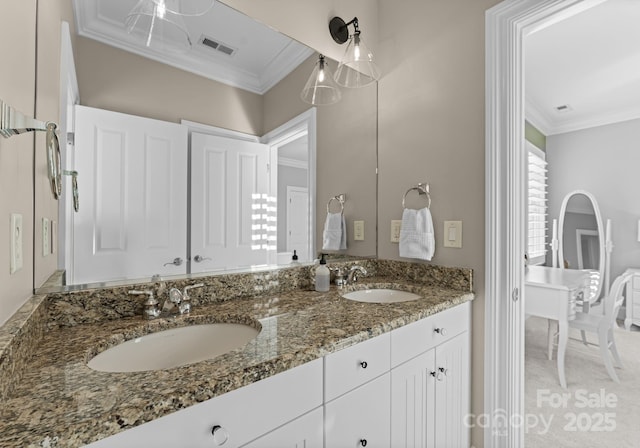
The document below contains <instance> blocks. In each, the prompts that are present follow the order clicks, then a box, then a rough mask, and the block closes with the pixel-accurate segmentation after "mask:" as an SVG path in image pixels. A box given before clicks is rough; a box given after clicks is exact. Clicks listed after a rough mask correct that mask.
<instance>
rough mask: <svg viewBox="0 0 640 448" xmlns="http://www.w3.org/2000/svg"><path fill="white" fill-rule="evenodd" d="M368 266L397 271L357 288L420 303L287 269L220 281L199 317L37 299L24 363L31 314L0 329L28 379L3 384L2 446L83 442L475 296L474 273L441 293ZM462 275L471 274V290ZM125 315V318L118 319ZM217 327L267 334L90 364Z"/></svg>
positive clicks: (116, 297)
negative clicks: (134, 366)
mask: <svg viewBox="0 0 640 448" xmlns="http://www.w3.org/2000/svg"><path fill="white" fill-rule="evenodd" d="M369 263H373V264H372V265H370V266H369V268H368V269H369V270H370V272H372V273H375V272H376V269H377V268H380V267H382V269H378V271H377V272H378V273H380V272H385V273H386V274H387V275H386V276H384V277H367V278H365V279H362V280H361V284H360V285H358V286H357V287H358V288H364V287H367V286H375V287H390V286H391V287H395V288H399V289H407V290H411V291H413V292H416V293H418V294H420V295H421V296H422V299H420V300H416V301H412V302H404V303H395V304H367V303H360V302H353V301H349V300H345V299H343V298H342V297H340V294H341V293H342V292H344V290H339V289H337V288H335V287H332V289H331V291H329V292H328V293H318V292H315V291H310V290H309V289H310V282H309V278H308V276H309V274H310V271H309V270H310V269H312V268H298V269H292V270H289V271H290V272H288V273H286V272H285V273H283V272H281V271H279V272H278V273H277V274H273V275H270V274H264V275H263V276H262V277H260V278H257V279H256V278H239V277H231V278H229V279H227V280H225V281H221V279H220V278H218V280H215V281H217V282H219V283H217V284H216V283H215V281H214V280H212V281H214V283H212V284H208V287H207V289H206V291H203V292H202V293H200V294H201V295H200V296H199V301H198V302H197V303H196V301H195V300H194V302H193V303H194V310H193V311H192V313H191V314H190V315H189V316H186V317H178V318H170V319H158V320H154V321H144V320H142V318H141V317H140V316H139V315H129V314H127V313H129V312H130V311H129V308H126V307H125V308H126V310H127V311H126V312H123V313H122V314H120V312H117V313H116V314H115V315H114V316H109V318H108V319H102V318H101V317H100V312H99V311H100V310H104V309H105V308H108V307H111V306H115V304H116V302H118V303H120V302H127V301H130V300H131V297H130V296H125V297H126V299H125V300H123V296H122V295H121V292H120V291H117V292H114V291H113V290H108V291H106V290H105V291H102V293H100V294H98V293H97V292H95V291H93V292H92V291H87V292H84V293H83V294H78V295H75V296H74V295H73V294H66V295H64V296H61V297H56V298H55V299H57V300H53V299H54V298H53V297H49V298H47V300H43V299H42V298H40V299H32V300H31V301H30V302H33V303H29V304H28V305H29V306H27V307H26V308H24V307H23V310H21V311H20V313H30V315H29V316H28V318H27V319H26V321H25V322H23V325H22V328H23V330H22V331H17V330H16V331H14V334H15V333H17V334H20V338H22V340H23V341H26V342H22V343H21V344H22V347H23V348H22V349H21V350H22V351H21V353H22V355H21V356H13V357H11V356H9V357H8V358H7V357H6V355H7V354H10V353H14V352H15V351H14V343H15V342H16V341H15V339H16V338H15V337H14V340H13V341H9V343H8V344H7V338H9V336H7V335H8V334H9V333H10V330H9V329H10V328H14V327H13V326H15V325H17V324H16V322H18V317H24V316H14V318H12V319H11V320H10V321H9V322H8V325H5V326H3V327H2V328H0V350H2V352H0V356H2V357H1V358H0V360H2V365H0V372H1V373H2V376H3V378H4V379H5V380H6V379H7V377H6V375H12V378H13V379H16V378H19V381H11V382H7V381H4V383H6V384H9V383H10V384H11V386H10V387H6V388H5V387H3V389H2V391H3V394H4V395H3V400H2V402H1V403H0V446H2V447H14V446H15V447H40V446H45V445H46V443H49V444H50V446H58V447H77V446H82V445H84V444H86V443H89V442H92V441H95V440H98V439H101V438H104V437H107V436H109V435H112V434H115V433H117V432H120V431H122V430H125V429H127V428H130V427H133V426H137V425H139V424H142V423H145V422H148V421H150V420H153V419H154V418H158V417H160V416H163V415H166V414H169V413H171V412H175V411H177V410H180V409H182V408H185V407H187V406H190V405H193V404H195V403H199V402H202V401H204V400H207V399H209V398H212V397H215V396H218V395H221V394H223V393H225V392H228V391H231V390H233V389H236V388H238V387H242V386H244V385H247V384H250V383H252V382H255V381H258V380H260V379H263V378H266V377H269V376H271V375H274V374H277V373H280V372H283V371H285V370H287V369H290V368H293V367H295V366H298V365H301V364H304V363H306V362H309V361H311V360H314V359H317V358H319V357H321V356H324V355H326V354H328V353H331V352H334V351H337V350H340V349H342V348H346V347H348V346H351V345H353V344H356V343H358V342H361V341H364V340H366V339H369V338H371V337H373V336H376V335H378V334H382V333H385V332H388V331H391V330H392V329H394V328H398V327H400V326H402V325H406V324H408V323H411V322H414V321H416V320H419V319H421V318H424V317H426V316H428V315H431V314H434V313H437V312H439V311H442V310H444V309H446V308H449V307H451V306H454V305H456V304H459V303H462V302H466V301H468V300H471V299H472V298H473V294H472V293H471V292H470V290H471V283H470V279H471V272H470V270H468V269H463V270H455V271H452V272H451V273H450V274H451V278H453V279H458V280H455V281H454V282H453V283H452V284H450V285H448V286H450V287H442V285H440V286H434V285H433V283H434V282H433V278H432V277H433V276H429V275H426V276H425V275H422V276H418V277H414V279H413V281H411V282H406V281H403V280H402V275H401V271H403V270H409V271H410V269H408V268H411V266H413V265H411V266H410V264H405V263H401V264H400V265H399V266H396V267H395V268H394V267H393V266H387V267H384V266H378V265H375V263H374V262H369ZM391 264H393V263H391ZM427 266H428V265H427ZM385 269H387V270H386V271H385ZM420 269H425V268H420ZM426 269H427V270H428V269H429V268H426ZM394 272H395V274H394ZM396 274H397V275H396ZM281 276H284V277H281ZM405 278H406V277H405ZM425 278H426V279H427V280H425ZM434 278H437V276H435V277H434ZM461 278H468V279H469V283H468V284H465V283H464V281H461V280H460V279H461ZM274 279H275V280H274ZM227 282H231V283H230V284H227ZM273 282H276V283H277V284H276V283H273ZM189 283H193V281H190V282H189ZM445 283H446V282H445ZM461 285H465V286H464V287H462V288H461V287H460V286H461ZM236 288H239V289H242V290H243V291H244V296H243V297H239V296H238V295H237V294H235V293H236V292H237V290H238V289H236ZM252 288H253V289H252ZM127 289H130V288H127ZM96 294H97V296H96ZM70 296H73V298H70ZM100 297H110V298H109V299H100ZM230 297H231V298H233V300H229V298H230ZM56 302H64V303H67V304H69V303H71V304H73V306H71V305H61V304H60V303H56ZM122 306H124V305H122ZM28 308H30V309H31V311H30V312H29V310H28ZM131 309H132V310H133V311H131V312H135V311H136V310H137V308H136V307H133V308H131ZM121 315H122V316H124V317H120V318H117V316H121ZM60 322H63V323H62V324H60ZM209 322H243V323H247V324H250V325H254V326H256V327H260V328H261V332H260V334H259V335H258V337H257V338H256V339H254V340H253V341H251V342H250V343H249V344H247V345H246V346H245V347H243V348H241V349H238V350H234V351H232V352H229V353H227V354H225V355H223V356H220V357H218V358H215V359H212V360H207V361H203V362H199V363H195V364H191V365H188V366H183V367H178V368H174V369H167V370H163V371H151V372H135V373H105V372H96V371H93V370H91V369H89V368H88V367H87V366H86V362H87V360H88V359H90V358H91V357H92V356H93V355H94V354H95V353H98V352H100V351H102V350H104V349H106V348H108V347H109V346H112V345H116V344H118V343H119V342H121V341H124V340H127V339H131V338H133V337H136V336H140V335H143V334H147V333H151V332H155V331H159V330H162V329H165V328H172V327H176V326H182V325H189V324H197V323H209ZM5 327H7V328H5ZM46 328H48V329H49V330H48V331H46ZM14 329H15V328H14ZM23 331H24V333H23ZM3 343H4V345H3ZM25 344H26V345H25ZM18 346H20V345H18ZM27 349H28V350H30V353H31V354H33V356H32V357H31V358H30V359H28V360H26V358H25V356H24V353H25V351H28V350H27ZM7 359H10V360H12V361H11V362H9V363H8V364H7V365H12V366H13V367H12V368H11V369H8V368H6V367H4V365H5V363H6V361H7ZM18 371H19V372H18ZM16 374H19V375H16ZM14 375H16V376H14ZM5 389H6V390H5Z"/></svg>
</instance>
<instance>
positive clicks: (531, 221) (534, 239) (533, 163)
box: [526, 142, 547, 264]
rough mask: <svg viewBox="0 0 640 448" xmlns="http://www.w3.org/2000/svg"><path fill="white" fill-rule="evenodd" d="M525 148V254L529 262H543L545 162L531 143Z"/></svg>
mask: <svg viewBox="0 0 640 448" xmlns="http://www.w3.org/2000/svg"><path fill="white" fill-rule="evenodd" d="M526 148H527V156H528V157H527V159H528V164H527V198H528V200H527V254H528V255H529V263H530V264H542V263H544V259H545V255H546V253H547V247H546V244H545V242H546V229H547V162H546V161H545V153H544V152H543V151H541V150H539V149H538V148H536V147H535V146H533V145H532V144H531V143H529V142H526Z"/></svg>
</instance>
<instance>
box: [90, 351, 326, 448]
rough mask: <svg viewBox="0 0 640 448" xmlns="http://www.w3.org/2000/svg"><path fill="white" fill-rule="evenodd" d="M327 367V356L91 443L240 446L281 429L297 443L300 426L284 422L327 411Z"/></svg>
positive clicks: (99, 446)
mask: <svg viewBox="0 0 640 448" xmlns="http://www.w3.org/2000/svg"><path fill="white" fill-rule="evenodd" d="M322 370H323V366H322V359H317V360H314V361H312V362H309V363H307V364H303V365H301V366H299V367H295V368H293V369H291V370H288V371H286V372H283V373H280V374H278V375H274V376H271V377H269V378H266V379H264V380H261V381H258V382H256V383H253V384H250V385H248V386H245V387H241V388H240V389H236V390H234V391H231V392H229V393H226V394H223V395H221V396H219V397H215V398H212V399H210V400H208V401H205V402H203V403H199V404H196V405H193V406H190V407H188V408H186V409H183V410H181V411H178V412H174V413H173V414H170V415H167V416H165V417H161V418H158V419H156V420H153V421H151V422H149V423H145V424H144V425H140V426H137V427H135V428H132V429H129V430H127V431H123V432H121V433H119V434H116V435H114V436H111V437H108V438H106V439H103V440H100V441H98V442H95V443H92V444H91V445H88V446H89V447H90V448H107V447H108V448H131V447H146V446H149V447H151V446H152V447H154V448H162V447H166V448H176V447H185V448H211V447H217V446H222V447H224V448H228V447H229V448H238V447H240V446H243V445H246V444H247V443H249V442H251V441H253V440H255V439H257V438H258V437H261V436H264V435H265V434H267V433H269V432H270V431H273V430H274V428H279V427H282V428H280V432H279V434H276V435H275V436H274V437H278V438H277V439H276V440H279V441H284V440H285V439H286V435H290V437H291V438H290V439H288V440H290V441H291V443H290V445H291V446H292V447H295V443H296V441H297V440H299V439H300V437H302V439H304V436H301V435H300V428H299V427H298V426H297V425H292V426H290V427H286V428H285V426H283V425H285V424H287V423H289V422H293V421H295V420H296V419H297V418H299V417H300V416H303V415H304V414H306V413H308V412H310V411H312V410H314V409H320V410H321V409H322V407H321V406H322V373H323V372H322ZM214 428H215V429H216V431H215V434H214V433H213V429H214ZM274 433H275V431H274ZM311 437H313V434H312V435H311V436H310V438H311ZM321 437H322V432H321V431H320V438H321ZM256 443H257V442H256ZM249 446H251V445H249ZM255 446H256V447H257V446H261V445H255ZM281 446H283V447H285V446H287V444H283V445H281ZM309 446H314V445H309Z"/></svg>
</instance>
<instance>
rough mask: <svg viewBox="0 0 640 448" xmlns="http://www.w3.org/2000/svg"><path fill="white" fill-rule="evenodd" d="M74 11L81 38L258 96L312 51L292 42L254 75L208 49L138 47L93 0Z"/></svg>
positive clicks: (80, 0)
mask: <svg viewBox="0 0 640 448" xmlns="http://www.w3.org/2000/svg"><path fill="white" fill-rule="evenodd" d="M74 9H75V12H76V14H75V16H76V30H77V31H78V35H80V36H83V37H86V38H89V39H93V40H96V41H98V42H101V43H103V44H106V45H109V46H112V47H116V48H119V49H121V50H124V51H127V52H130V53H133V54H137V55H138V56H142V57H145V58H148V59H151V60H154V61H156V62H160V63H163V64H167V65H170V66H172V67H175V68H177V69H180V70H185V71H188V72H190V73H194V74H196V75H198V76H202V77H204V78H207V79H211V80H212V81H217V82H220V83H223V84H226V85H229V86H231V87H236V88H239V89H243V90H247V91H249V92H253V93H256V94H258V95H263V94H264V93H266V92H267V91H269V89H271V88H272V87H273V86H274V85H276V84H277V83H278V82H280V81H281V80H282V79H283V78H284V77H285V76H287V75H288V74H289V73H290V72H291V71H292V70H294V69H295V68H296V67H298V65H300V63H302V62H303V61H304V60H306V59H307V58H308V57H309V56H311V55H312V54H313V50H312V49H310V48H308V47H306V46H304V45H301V44H299V43H297V42H295V41H291V42H290V43H289V44H288V45H287V46H285V47H284V48H283V50H282V51H280V52H279V53H278V55H277V56H276V57H275V58H274V59H273V61H271V63H270V64H269V65H268V66H267V67H266V70H265V71H264V73H261V74H255V73H251V72H248V71H246V70H243V69H239V68H237V67H234V66H233V65H232V64H227V63H224V62H223V61H219V60H212V59H211V55H210V54H208V53H205V51H208V50H206V49H205V48H202V49H200V48H198V44H196V43H194V45H193V47H192V49H191V51H189V52H188V53H171V54H164V53H162V52H160V51H157V50H154V49H152V48H147V47H144V46H141V45H140V43H139V42H138V39H137V38H136V37H135V36H131V35H129V34H128V33H127V32H126V30H125V29H124V27H123V24H121V23H118V22H115V21H113V20H111V19H109V18H108V17H105V16H104V15H103V14H101V13H100V11H99V8H97V3H96V2H95V1H88V0H74Z"/></svg>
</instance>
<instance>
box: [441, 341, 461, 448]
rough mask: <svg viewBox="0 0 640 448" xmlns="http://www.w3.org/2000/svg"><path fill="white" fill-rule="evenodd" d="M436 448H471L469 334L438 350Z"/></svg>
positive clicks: (446, 343)
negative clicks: (467, 421) (438, 375)
mask: <svg viewBox="0 0 640 448" xmlns="http://www.w3.org/2000/svg"><path fill="white" fill-rule="evenodd" d="M436 372H438V373H441V374H442V375H443V376H441V377H439V379H440V380H441V381H436V414H435V422H436V445H435V446H436V447H438V448H459V447H468V446H469V427H468V425H465V423H464V422H465V416H466V415H467V414H468V413H469V392H470V387H469V381H470V377H469V333H468V332H464V333H462V334H459V335H458V336H456V337H454V338H452V339H450V340H448V341H447V342H445V343H443V344H441V345H439V346H438V347H436Z"/></svg>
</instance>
